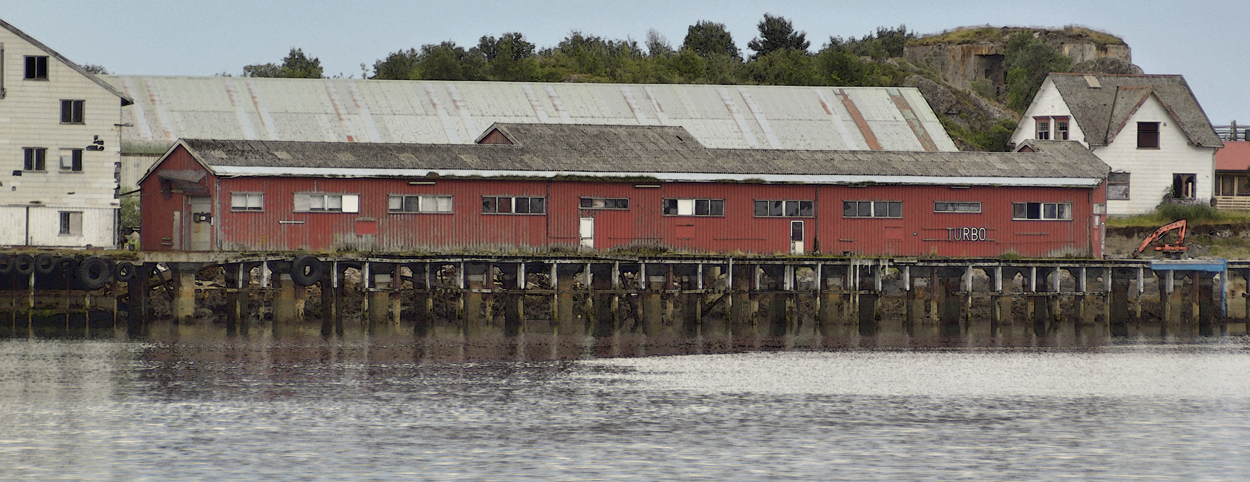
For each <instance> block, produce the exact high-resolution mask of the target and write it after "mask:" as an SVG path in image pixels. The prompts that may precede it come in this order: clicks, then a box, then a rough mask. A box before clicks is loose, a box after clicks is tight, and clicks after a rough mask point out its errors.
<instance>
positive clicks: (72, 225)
mask: <svg viewBox="0 0 1250 482" xmlns="http://www.w3.org/2000/svg"><path fill="white" fill-rule="evenodd" d="M60 234H61V236H82V212H81V211H61V232H60Z"/></svg>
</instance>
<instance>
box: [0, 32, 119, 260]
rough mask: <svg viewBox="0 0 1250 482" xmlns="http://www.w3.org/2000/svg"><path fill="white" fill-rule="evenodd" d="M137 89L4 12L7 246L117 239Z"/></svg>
mask: <svg viewBox="0 0 1250 482" xmlns="http://www.w3.org/2000/svg"><path fill="white" fill-rule="evenodd" d="M131 103H132V101H131V100H130V98H129V97H127V96H126V95H124V94H122V93H121V91H119V90H117V89H116V88H114V87H113V86H111V85H109V84H108V83H107V82H104V81H102V80H100V79H99V78H97V77H96V76H95V75H92V74H91V73H89V72H87V71H86V70H84V69H83V68H82V67H80V66H78V65H77V64H75V63H73V62H71V61H69V59H66V58H65V57H64V56H62V55H61V54H58V53H56V51H54V50H52V49H50V48H48V47H47V46H46V45H44V44H42V43H40V42H39V41H38V40H35V39H33V38H31V37H30V36H29V35H26V34H25V33H23V32H22V31H21V30H18V29H17V28H16V27H14V26H12V25H10V24H8V23H7V22H4V21H3V20H0V246H42V247H66V248H81V247H87V246H97V247H115V246H116V245H117V238H118V235H117V217H118V208H119V203H118V182H117V169H118V166H119V165H120V162H121V157H120V156H121V150H120V146H121V142H120V140H121V138H120V128H121V125H120V124H121V123H122V120H121V106H123V105H128V104H131Z"/></svg>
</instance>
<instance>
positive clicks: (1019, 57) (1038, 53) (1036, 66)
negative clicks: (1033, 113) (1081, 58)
mask: <svg viewBox="0 0 1250 482" xmlns="http://www.w3.org/2000/svg"><path fill="white" fill-rule="evenodd" d="M1071 65H1072V58H1071V57H1068V56H1066V55H1064V54H1063V52H1060V51H1059V49H1058V48H1057V47H1055V46H1054V45H1051V44H1050V43H1049V42H1046V41H1045V40H1042V39H1040V38H1037V37H1034V36H1033V32H1031V31H1027V30H1025V31H1020V32H1016V33H1014V34H1011V36H1010V37H1008V38H1007V53H1006V55H1004V56H1003V69H1004V70H1006V71H1007V106H1008V107H1010V108H1012V109H1015V110H1016V111H1023V110H1024V109H1026V108H1028V107H1029V102H1032V101H1033V95H1034V94H1037V89H1038V88H1040V87H1041V86H1042V81H1044V80H1046V76H1047V75H1048V74H1050V73H1051V72H1064V71H1067V70H1068V67H1070V66H1071Z"/></svg>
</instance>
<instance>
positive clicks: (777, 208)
mask: <svg viewBox="0 0 1250 482" xmlns="http://www.w3.org/2000/svg"><path fill="white" fill-rule="evenodd" d="M782 212H783V211H782V202H781V201H768V215H769V216H781V214H782Z"/></svg>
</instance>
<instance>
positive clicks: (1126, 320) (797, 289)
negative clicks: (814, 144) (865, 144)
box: [0, 253, 1250, 339]
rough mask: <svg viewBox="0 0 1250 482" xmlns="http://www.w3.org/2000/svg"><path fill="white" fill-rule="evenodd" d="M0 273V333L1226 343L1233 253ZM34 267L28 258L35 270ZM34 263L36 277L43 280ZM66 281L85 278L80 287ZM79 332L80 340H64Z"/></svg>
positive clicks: (1242, 327) (77, 266)
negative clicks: (880, 336) (175, 329)
mask: <svg viewBox="0 0 1250 482" xmlns="http://www.w3.org/2000/svg"><path fill="white" fill-rule="evenodd" d="M96 258H104V259H105V260H106V262H107V265H108V266H109V273H108V274H109V276H108V277H107V279H105V280H102V281H104V282H103V283H99V282H97V283H96V284H100V285H101V286H98V287H93V286H89V285H91V283H84V282H83V279H82V278H83V277H84V276H85V277H87V278H89V280H88V281H91V280H95V281H101V280H98V279H97V278H98V277H99V276H100V274H99V273H94V272H88V271H84V269H86V268H84V266H87V265H91V266H94V267H97V268H98V267H99V266H100V265H101V263H100V262H92V261H88V260H89V259H90V258H85V257H75V258H72V259H73V261H63V259H71V258H58V259H56V260H55V262H54V264H55V266H57V267H59V268H57V269H51V270H50V271H49V270H42V269H41V270H33V271H32V272H28V273H27V274H21V273H20V271H22V270H21V269H20V267H19V268H17V269H15V268H11V269H9V270H8V272H3V271H4V268H5V265H4V262H3V260H0V272H2V273H0V317H2V318H0V319H4V318H8V319H7V320H6V321H8V323H5V324H7V325H9V326H8V330H7V331H8V334H9V335H10V336H24V335H28V334H39V333H44V332H46V333H50V334H56V333H68V334H79V333H81V334H87V335H90V334H91V333H92V332H93V331H94V332H97V333H98V332H100V331H109V330H122V329H124V330H126V331H127V332H128V333H131V334H143V333H144V332H145V330H147V329H148V327H149V326H151V325H153V324H162V323H164V324H174V325H203V326H212V327H220V328H222V329H224V330H226V332H227V333H247V332H248V331H249V330H255V329H263V330H272V331H273V333H275V334H320V335H326V336H333V335H343V334H344V333H350V332H355V331H364V332H367V333H371V334H385V333H408V334H412V335H415V336H429V337H462V338H465V339H475V338H495V337H513V336H518V335H522V334H530V335H535V334H543V335H555V336H557V337H558V336H563V335H568V336H617V335H621V334H636V335H645V336H648V337H661V338H671V339H680V338H683V337H701V336H729V337H741V336H749V337H761V338H769V339H785V338H787V337H789V338H794V337H819V336H826V335H834V334H859V335H871V334H874V333H880V332H882V331H891V332H898V333H904V334H908V335H916V334H929V335H962V334H980V335H987V336H998V335H1008V336H1026V335H1027V336H1045V335H1048V334H1055V333H1060V332H1065V333H1075V334H1084V335H1090V336H1125V335H1131V334H1143V335H1164V336H1171V335H1177V336H1212V335H1241V334H1245V333H1246V317H1247V315H1246V313H1247V312H1250V310H1248V309H1247V305H1248V304H1250V298H1247V297H1246V284H1247V282H1246V280H1247V279H1248V278H1250V261H1225V260H1186V261H1176V262H1173V261H1160V260H1084V259H1044V260H1000V259H975V260H974V259H916V258H894V259H886V258H842V257H794V256H785V257H760V256H712V255H704V256H695V255H656V256H637V255H596V256H580V255H565V256H561V255H522V256H454V255H441V256H389V255H388V256H383V255H358V256H348V255H344V256H313V255H297V256H292V255H277V254H274V255H241V254H237V253H177V254H165V253H142V254H140V255H139V257H138V259H134V260H131V261H119V260H111V259H107V256H102V257H96ZM42 261H43V262H44V263H45V264H46V263H47V260H46V259H43V260H42ZM45 271H46V272H45ZM84 284H86V285H88V286H84ZM80 330H81V331H80Z"/></svg>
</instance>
